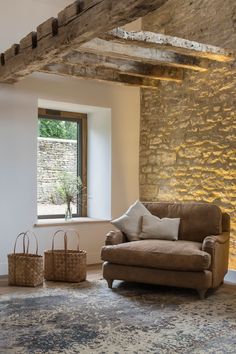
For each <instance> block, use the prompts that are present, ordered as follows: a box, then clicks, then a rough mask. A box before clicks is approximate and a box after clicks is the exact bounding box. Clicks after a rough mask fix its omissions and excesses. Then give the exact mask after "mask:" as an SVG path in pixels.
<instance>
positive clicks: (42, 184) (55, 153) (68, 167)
mask: <svg viewBox="0 0 236 354" xmlns="http://www.w3.org/2000/svg"><path fill="white" fill-rule="evenodd" d="M76 166H77V141H76V140H64V139H49V138H39V139H38V202H40V203H47V202H50V198H51V195H52V193H53V189H54V188H55V185H56V182H57V179H58V174H60V173H61V172H63V171H69V172H74V173H75V174H76Z"/></svg>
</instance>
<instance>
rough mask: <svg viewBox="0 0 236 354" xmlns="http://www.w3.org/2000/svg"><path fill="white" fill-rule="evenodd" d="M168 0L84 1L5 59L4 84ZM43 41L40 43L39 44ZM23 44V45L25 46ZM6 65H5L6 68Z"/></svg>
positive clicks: (1, 74) (1, 78) (0, 69)
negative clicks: (27, 44) (28, 44)
mask: <svg viewBox="0 0 236 354" xmlns="http://www.w3.org/2000/svg"><path fill="white" fill-rule="evenodd" d="M166 1H167V0H149V1H146V0H129V1H128V2H127V0H119V1H117V0H83V1H76V2H75V3H74V5H70V6H71V7H69V10H68V7H67V8H66V9H65V10H64V11H65V12H64V13H63V12H61V13H60V14H59V18H57V19H49V20H48V22H47V21H46V23H44V24H42V25H41V26H39V27H38V32H37V34H36V36H34V37H33V34H30V35H29V37H28V38H27V43H30V44H31V45H30V46H25V47H24V46H23V45H22V46H21V45H20V48H19V52H18V53H17V54H16V55H14V56H13V57H11V58H8V60H4V58H3V59H1V65H0V82H11V81H12V80H18V79H20V78H22V77H24V76H26V75H28V74H30V73H32V72H34V71H37V70H39V69H40V67H42V66H44V65H46V64H49V63H50V62H53V60H54V59H55V57H59V56H61V55H65V54H67V53H69V52H70V50H71V46H73V45H76V46H77V47H78V46H80V45H81V44H83V43H86V42H88V41H90V40H91V39H93V38H95V37H98V36H99V35H101V34H102V33H105V32H107V31H109V30H111V29H113V28H116V27H119V26H123V25H125V24H126V23H129V22H132V21H134V20H136V19H137V18H139V17H142V16H145V15H147V14H148V13H150V12H151V11H153V10H156V9H158V8H159V7H161V6H162V5H163V4H164V3H165V2H166ZM38 37H39V40H38ZM21 43H23V42H21ZM2 64H3V65H2Z"/></svg>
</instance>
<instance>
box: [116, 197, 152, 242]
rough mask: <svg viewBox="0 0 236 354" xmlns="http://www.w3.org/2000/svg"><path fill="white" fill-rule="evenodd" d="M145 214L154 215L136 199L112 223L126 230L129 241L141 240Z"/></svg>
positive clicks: (121, 229) (123, 230)
mask: <svg viewBox="0 0 236 354" xmlns="http://www.w3.org/2000/svg"><path fill="white" fill-rule="evenodd" d="M144 215H152V214H151V213H150V211H148V210H147V209H146V208H145V206H144V205H143V204H142V203H141V202H140V201H138V200H137V201H136V202H135V203H134V204H132V205H131V206H130V207H129V209H128V210H127V211H126V212H125V214H123V215H122V216H121V217H119V218H118V219H115V220H112V221H111V223H112V225H114V226H115V227H117V229H119V230H120V231H122V232H124V233H125V234H126V236H127V238H128V240H129V241H137V240H139V235H140V233H141V227H142V217H143V216H144Z"/></svg>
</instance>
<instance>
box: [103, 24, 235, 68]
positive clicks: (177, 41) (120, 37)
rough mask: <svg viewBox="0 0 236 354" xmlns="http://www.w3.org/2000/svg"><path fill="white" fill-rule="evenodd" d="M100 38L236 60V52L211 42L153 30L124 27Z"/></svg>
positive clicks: (205, 56) (193, 54) (220, 60)
mask: <svg viewBox="0 0 236 354" xmlns="http://www.w3.org/2000/svg"><path fill="white" fill-rule="evenodd" d="M100 38H102V39H104V40H106V41H111V42H114V43H120V44H126V45H130V44H131V45H137V46H141V47H145V48H147V47H148V48H156V49H161V50H167V51H172V52H175V53H180V54H184V55H190V56H194V57H200V58H206V59H209V60H215V61H219V62H229V61H233V60H235V53H233V52H232V51H229V50H227V49H223V48H219V47H216V46H213V45H209V44H202V43H198V42H195V41H190V40H187V39H183V38H178V37H172V36H167V35H164V34H161V33H153V32H142V31H141V32H127V31H125V30H123V29H122V28H117V29H114V30H112V31H110V32H108V33H105V34H103V35H102V36H100Z"/></svg>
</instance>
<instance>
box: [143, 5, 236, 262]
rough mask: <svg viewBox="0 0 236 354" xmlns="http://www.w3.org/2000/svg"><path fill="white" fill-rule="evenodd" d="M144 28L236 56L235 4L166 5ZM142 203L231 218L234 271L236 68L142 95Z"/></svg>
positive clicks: (190, 75) (217, 68) (216, 69)
mask: <svg viewBox="0 0 236 354" xmlns="http://www.w3.org/2000/svg"><path fill="white" fill-rule="evenodd" d="M143 29H144V30H150V31H156V32H162V33H165V34H169V35H176V36H179V37H182V38H187V39H192V40H197V41H201V42H203V43H208V44H213V45H219V46H222V47H229V48H231V49H232V48H233V49H235V50H236V2H235V1H232V0H226V1H224V2H222V1H221V0H210V1H209V0H195V1H186V0H169V1H168V3H167V4H166V5H164V6H163V7H162V8H161V9H159V11H158V12H157V13H154V14H152V15H151V16H148V17H146V18H145V19H144V21H143ZM141 101H142V104H141V133H140V134H141V136H140V198H141V199H142V200H145V201H151V200H154V201H155V200H156V201H158V200H173V201H207V202H214V203H215V204H217V205H219V206H220V207H221V208H222V210H224V211H226V212H229V213H230V214H231V220H232V222H231V225H232V228H231V233H232V236H231V249H230V268H234V269H236V63H234V64H231V65H224V66H222V65H218V64H213V65H212V66H211V68H210V70H209V72H207V73H195V72H193V71H189V72H186V73H185V79H184V82H183V83H181V84H175V83H164V82H163V83H161V84H160V89H159V90H158V91H152V90H148V89H145V90H142V93H141Z"/></svg>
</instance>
